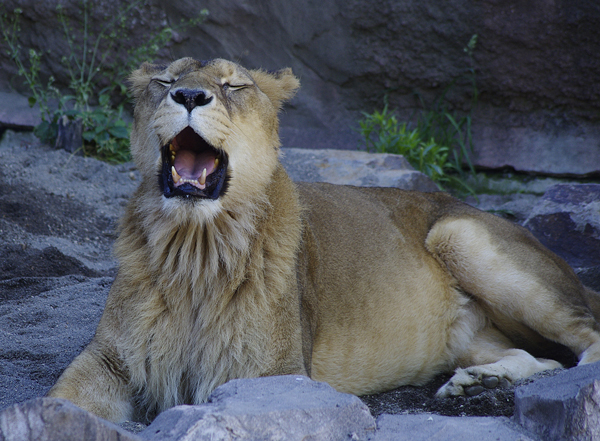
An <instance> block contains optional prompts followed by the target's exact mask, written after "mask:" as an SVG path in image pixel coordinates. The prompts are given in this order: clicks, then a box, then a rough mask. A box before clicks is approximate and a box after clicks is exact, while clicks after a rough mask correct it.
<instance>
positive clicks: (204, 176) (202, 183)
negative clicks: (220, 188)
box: [198, 169, 206, 185]
mask: <svg viewBox="0 0 600 441" xmlns="http://www.w3.org/2000/svg"><path fill="white" fill-rule="evenodd" d="M198 184H200V185H204V184H206V169H204V170H202V176H200V177H199V178H198Z"/></svg>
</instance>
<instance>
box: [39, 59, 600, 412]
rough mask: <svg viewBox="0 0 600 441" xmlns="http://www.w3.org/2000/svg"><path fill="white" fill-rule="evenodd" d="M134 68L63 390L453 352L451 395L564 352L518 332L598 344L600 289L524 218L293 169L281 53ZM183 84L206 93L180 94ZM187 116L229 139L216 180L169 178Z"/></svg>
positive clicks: (154, 401) (156, 392) (333, 367)
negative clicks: (110, 203)
mask: <svg viewBox="0 0 600 441" xmlns="http://www.w3.org/2000/svg"><path fill="white" fill-rule="evenodd" d="M131 83H132V91H133V93H134V95H135V97H136V108H135V120H134V127H133V132H132V135H131V141H132V143H131V150H132V154H133V157H134V160H135V162H136V164H137V166H138V168H139V170H140V172H141V174H142V177H143V182H142V184H141V185H140V187H139V189H138V190H137V192H136V193H135V194H134V195H133V196H132V198H131V202H130V204H129V206H128V209H127V213H126V215H125V217H124V219H123V220H122V223H121V231H120V235H119V239H118V241H117V244H116V253H117V256H118V258H119V262H120V267H119V273H118V275H117V278H116V279H115V282H114V284H113V287H112V289H111V292H110V295H109V298H108V300H107V303H106V308H105V311H104V314H103V316H102V319H101V321H100V324H99V326H98V330H97V332H96V335H95V337H94V340H93V341H92V342H91V343H90V345H89V346H88V347H87V348H86V349H85V350H84V352H83V353H82V354H81V355H79V356H78V357H77V358H76V359H75V361H74V362H73V363H72V364H71V365H70V366H69V367H68V368H67V369H66V370H65V372H64V373H63V375H62V376H61V378H60V379H59V380H58V382H57V384H56V385H55V386H54V387H53V388H52V390H51V391H50V393H49V394H50V395H51V396H55V397H63V398H67V399H70V400H71V401H73V402H74V403H75V404H77V405H79V406H81V407H83V408H85V409H88V410H90V411H92V412H94V413H96V414H98V415H100V416H102V417H104V418H107V419H110V420H113V421H119V420H123V419H129V418H132V417H134V416H135V415H136V412H139V411H140V410H141V411H142V412H146V414H147V415H148V416H149V417H152V415H154V414H155V413H156V412H159V411H162V410H164V409H166V408H168V407H170V406H174V405H176V404H180V403H200V402H203V401H205V400H206V399H207V397H208V395H209V394H210V393H211V391H212V390H213V389H214V388H215V387H217V386H218V385H220V384H222V383H224V382H226V381H228V380H229V379H232V378H242V377H257V376H264V375H275V374H308V375H310V376H311V377H312V378H315V379H317V380H323V381H327V382H329V383H330V384H331V385H333V386H334V387H336V388H337V389H339V390H340V391H344V392H350V393H355V394H366V393H371V392H378V391H382V390H387V389H391V388H394V387H397V386H399V385H403V384H414V385H419V384H423V383H425V382H427V381H429V380H430V379H431V378H433V376H435V375H437V374H439V373H441V372H449V371H452V370H454V369H457V370H456V374H455V375H454V377H452V379H451V380H450V381H449V382H448V383H447V384H446V385H445V386H443V387H442V388H441V389H440V391H439V395H440V396H449V395H460V394H464V393H465V392H467V393H469V391H473V390H474V389H473V387H474V386H475V387H478V386H479V385H481V384H484V385H486V386H490V385H491V386H490V387H492V386H493V385H494V384H495V383H498V384H500V385H502V384H506V383H509V382H512V381H514V380H516V379H519V378H522V377H524V376H528V375H531V374H533V373H535V372H538V371H540V370H544V369H550V368H554V367H557V366H559V364H558V363H557V362H555V361H552V360H544V359H536V358H534V357H533V356H532V355H530V354H529V353H528V352H526V351H525V350H526V349H535V348H537V347H538V346H543V345H544V344H547V343H548V342H549V341H553V342H558V343H561V344H564V345H566V346H568V347H569V348H570V349H571V350H573V352H575V354H576V355H577V356H579V357H580V360H581V363H587V362H592V361H596V360H599V359H600V334H598V325H597V323H596V320H595V319H594V317H593V315H592V312H591V311H590V307H589V306H588V305H592V306H594V307H595V308H597V307H598V305H600V303H599V302H598V300H597V295H596V293H594V292H592V291H591V290H588V289H586V288H585V287H583V286H582V285H581V283H580V282H579V281H578V279H577V277H576V276H575V274H574V273H573V271H572V270H571V269H570V268H569V267H568V266H567V265H566V264H565V263H564V262H563V261H562V260H561V259H559V258H558V257H557V256H555V255H554V254H552V253H551V252H549V251H548V250H547V249H545V248H543V247H542V246H541V245H540V244H539V242H537V241H536V240H535V239H534V238H533V237H532V236H531V234H529V233H528V232H527V231H526V230H524V229H522V228H520V227H516V226H514V225H512V224H510V223H509V222H507V221H504V220H502V219H500V218H497V217H494V216H492V215H489V214H486V213H482V212H480V211H478V210H475V209H473V208H471V207H469V206H467V205H465V204H462V203H461V202H459V201H457V200H455V199H453V198H451V197H450V196H447V195H445V194H442V193H432V194H425V193H417V192H406V191H401V190H397V189H381V188H358V187H349V186H334V185H328V184H299V185H294V184H293V183H292V182H291V181H290V179H289V177H288V176H287V174H286V173H285V171H284V170H283V168H282V166H281V164H280V163H279V160H278V154H279V138H278V119H277V112H278V111H279V109H280V108H281V105H282V103H283V102H284V101H285V100H288V99H290V98H291V97H292V96H293V94H294V93H295V91H296V89H297V88H298V86H299V83H298V80H297V79H296V78H295V77H294V76H293V74H292V72H291V71H290V70H289V69H287V70H282V71H279V72H276V73H268V72H265V71H248V70H246V69H244V68H242V67H240V66H238V65H236V64H234V63H231V62H227V61H224V60H214V61H212V62H209V63H205V64H202V63H199V62H197V61H195V60H192V59H189V58H186V59H181V60H178V61H175V62H174V63H172V64H171V65H169V66H156V65H149V64H144V65H143V66H142V67H141V68H140V69H139V70H137V71H135V72H134V73H133V74H132V76H131ZM179 90H194V91H202V93H203V95H202V96H203V97H205V98H206V99H204V100H201V101H202V102H201V104H198V106H197V107H195V108H193V109H187V108H186V107H185V106H184V105H183V104H182V103H178V102H176V99H175V97H176V95H175V93H176V92H177V91H179ZM186 127H191V128H192V129H193V131H194V132H195V133H197V134H198V135H201V136H202V138H203V139H204V140H206V141H207V142H208V143H209V144H211V145H212V146H213V147H214V148H216V149H218V151H220V152H224V154H226V155H227V156H226V157H227V158H228V161H229V163H228V169H227V174H228V176H229V181H228V184H227V189H226V191H225V192H224V193H222V194H220V196H219V197H218V198H216V199H198V198H195V197H194V196H192V197H191V198H188V197H184V196H176V197H166V193H165V195H163V193H162V190H161V188H160V186H159V185H157V174H160V173H161V170H164V169H165V168H164V167H163V166H162V164H163V162H161V149H163V150H162V151H164V146H165V145H167V144H168V143H169V142H171V140H173V138H174V137H175V136H176V135H178V134H179V133H180V132H182V130H184V129H186ZM186 130H187V129H186ZM161 167H163V168H162V169H161ZM597 312H598V311H596V313H597ZM596 317H598V316H596ZM137 415H138V417H139V414H137ZM142 416H143V414H142Z"/></svg>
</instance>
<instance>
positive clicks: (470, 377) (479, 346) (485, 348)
mask: <svg viewBox="0 0 600 441" xmlns="http://www.w3.org/2000/svg"><path fill="white" fill-rule="evenodd" d="M458 361H459V364H461V365H463V366H468V367H465V368H458V369H456V371H455V374H454V375H453V376H452V378H451V379H450V380H449V381H448V382H447V383H446V384H444V385H443V386H442V387H441V388H440V389H439V390H438V392H437V394H436V396H438V397H442V398H443V397H450V396H458V395H468V396H474V395H479V394H480V393H481V392H483V391H484V390H486V389H494V388H496V387H507V386H509V385H511V384H512V383H514V382H515V381H516V380H519V379H521V378H526V377H529V376H530V375H533V374H535V373H537V372H542V371H546V370H549V369H558V368H560V367H562V365H561V364H560V363H559V362H557V361H554V360H547V359H543V358H535V357H534V356H532V355H531V354H529V352H527V351H524V350H522V349H516V348H514V345H513V344H512V342H511V341H510V340H508V339H507V338H506V336H504V335H503V334H502V333H501V332H500V331H498V330H497V329H496V328H494V327H493V326H492V325H490V326H487V327H486V328H484V329H482V330H481V331H480V332H479V333H478V334H477V335H476V336H475V338H474V339H473V341H472V342H471V345H470V347H469V351H468V353H467V354H465V355H464V356H463V357H461V359H460V360H458Z"/></svg>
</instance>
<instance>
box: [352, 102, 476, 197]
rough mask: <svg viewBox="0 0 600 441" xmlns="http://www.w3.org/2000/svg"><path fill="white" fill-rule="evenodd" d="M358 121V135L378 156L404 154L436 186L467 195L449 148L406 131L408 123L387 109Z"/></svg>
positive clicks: (408, 130)
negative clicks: (401, 121)
mask: <svg viewBox="0 0 600 441" xmlns="http://www.w3.org/2000/svg"><path fill="white" fill-rule="evenodd" d="M363 115H364V119H362V120H360V121H359V126H360V129H359V132H360V133H361V135H362V136H363V137H364V140H365V143H366V147H367V150H369V151H375V152H378V153H395V154H398V155H403V156H404V157H405V158H406V160H407V161H408V162H409V163H410V164H411V165H412V166H413V167H414V168H415V169H416V170H419V171H421V172H422V173H424V174H426V175H427V176H429V177H430V178H431V179H432V180H433V181H434V182H435V183H436V184H438V186H440V187H442V186H444V185H450V186H453V187H462V188H464V189H466V190H467V191H469V192H470V189H469V188H468V186H467V185H466V184H465V183H464V182H462V180H461V179H460V178H459V176H458V172H459V171H460V170H458V169H457V166H456V163H455V162H453V161H451V160H450V148H449V147H448V146H447V145H443V144H440V143H438V142H437V141H436V140H435V139H434V138H433V137H430V138H429V139H426V138H424V136H423V134H422V133H421V132H419V129H418V128H414V129H412V130H411V129H409V128H408V124H407V123H400V122H399V121H398V119H397V118H396V116H395V115H394V114H393V113H391V112H390V111H389V110H388V105H387V103H386V105H385V106H384V108H383V110H382V111H377V110H376V111H374V112H373V113H371V114H368V113H363Z"/></svg>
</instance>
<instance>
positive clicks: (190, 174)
mask: <svg viewBox="0 0 600 441" xmlns="http://www.w3.org/2000/svg"><path fill="white" fill-rule="evenodd" d="M215 159H216V158H215V155H214V154H213V153H212V152H200V153H195V152H193V151H191V150H179V151H178V152H177V156H176V157H175V162H174V163H173V165H174V166H175V170H177V173H179V175H180V176H181V177H182V178H183V179H186V180H194V181H195V180H197V179H198V178H199V177H200V176H201V175H202V171H203V170H204V169H206V174H207V175H210V174H211V173H212V172H213V171H214V170H215Z"/></svg>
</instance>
